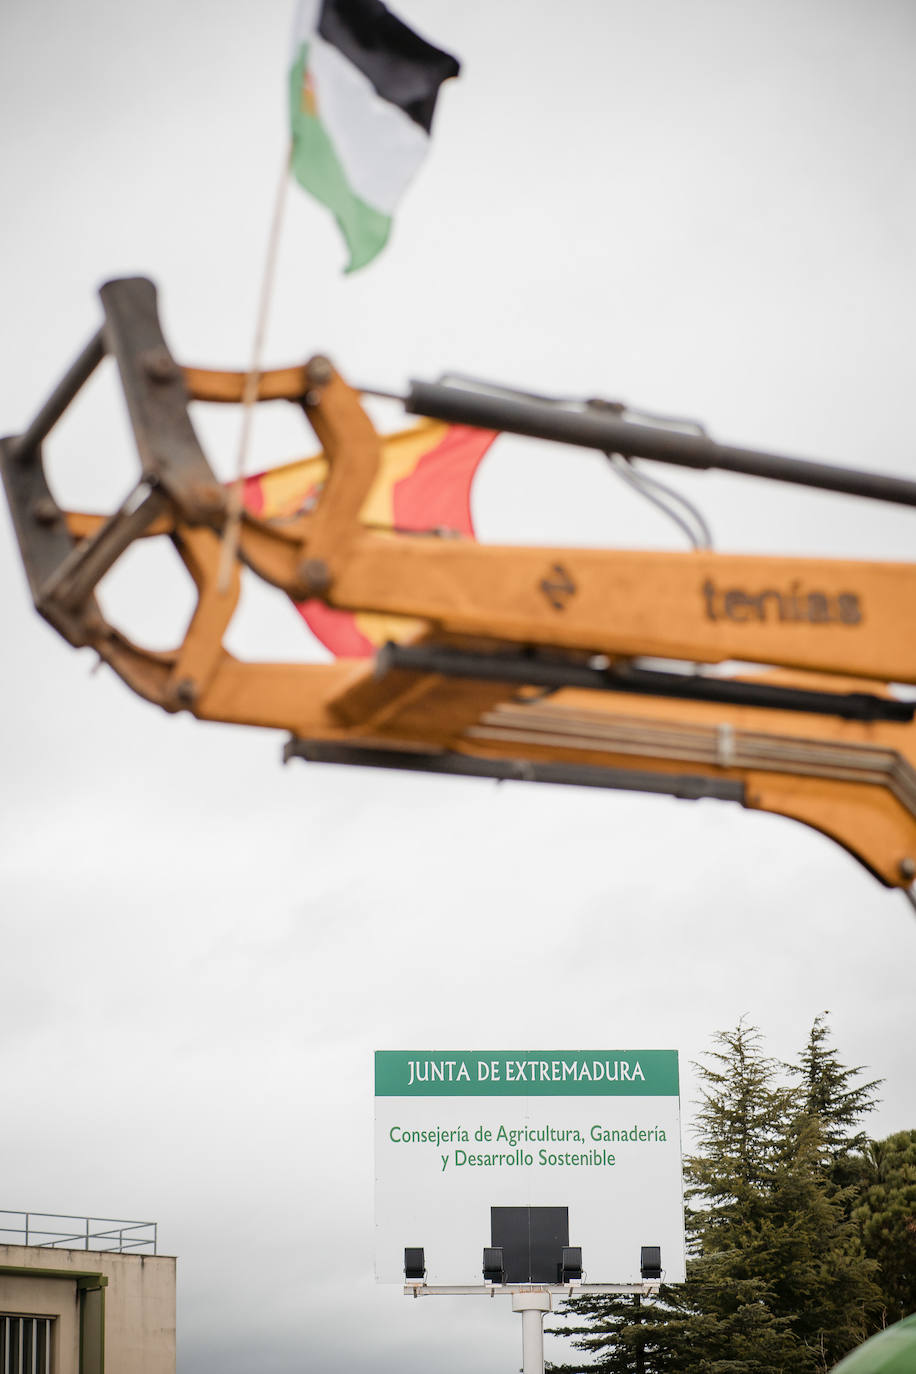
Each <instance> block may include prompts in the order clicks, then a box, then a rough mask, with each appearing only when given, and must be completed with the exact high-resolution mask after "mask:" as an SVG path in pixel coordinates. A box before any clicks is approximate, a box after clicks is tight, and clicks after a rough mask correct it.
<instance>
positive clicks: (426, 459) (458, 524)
mask: <svg viewBox="0 0 916 1374" xmlns="http://www.w3.org/2000/svg"><path fill="white" fill-rule="evenodd" d="M495 438H496V435H495V433H494V432H493V431H492V430H483V429H470V428H469V427H467V426H465V425H448V424H445V423H444V422H442V421H439V420H422V421H421V422H420V423H419V424H418V425H415V426H413V428H411V429H406V430H401V431H400V432H399V433H397V434H389V435H387V436H385V437H384V438H383V439H382V454H381V462H380V463H379V471H378V475H377V477H376V479H375V482H374V483H373V485H372V488H371V489H370V491H369V494H368V496H367V497H366V500H365V503H364V505H363V508H362V510H361V511H360V519H361V520H362V522H363V523H364V524H366V525H371V526H373V527H375V528H381V529H389V530H396V531H406V532H409V531H423V530H448V531H450V532H451V533H454V534H459V535H464V536H465V537H466V538H468V539H473V538H474V526H473V522H472V519H471V483H472V482H473V480H474V474H475V473H476V471H477V467H478V464H479V463H480V460H481V459H482V458H483V456H484V454H485V453H486V451H487V449H488V448H489V447H490V445H491V444H492V442H493V440H494V439H495ZM327 471H328V464H327V460H326V458H325V457H324V454H322V453H318V454H316V455H315V456H314V457H313V458H303V459H301V460H300V461H298V462H295V463H286V464H284V465H283V466H282V467H278V468H270V469H269V470H268V471H267V472H261V473H258V474H257V475H256V476H254V477H249V478H247V479H246V481H245V487H244V493H243V500H244V503H245V507H246V509H247V510H250V511H251V513H252V514H253V515H262V516H264V517H265V518H267V519H273V518H278V517H283V516H285V515H298V514H301V512H303V511H307V510H310V509H311V508H312V507H313V506H314V505H315V504H316V502H317V500H318V497H319V495H320V492H321V487H322V484H323V482H324V479H325V477H326V475H327ZM296 609H297V610H298V611H299V614H300V615H301V616H302V618H303V620H304V621H305V623H306V624H307V625H308V627H309V629H310V630H311V631H312V633H313V634H314V635H315V637H316V638H317V639H319V640H320V641H321V643H322V644H324V645H325V646H326V648H328V649H330V650H331V652H332V653H333V654H335V655H336V657H337V658H365V657H368V656H370V655H372V654H374V653H375V651H376V649H377V648H379V647H380V646H381V645H382V644H384V643H386V642H387V641H388V640H399V639H404V638H406V637H407V636H408V635H410V634H411V633H412V631H413V630H414V628H415V627H416V622H415V621H413V620H409V619H408V618H407V617H405V616H384V615H373V614H370V613H368V612H357V613H354V612H352V611H338V610H335V609H334V608H333V607H332V606H326V605H325V604H324V602H323V601H314V600H313V601H299V602H297V603H296Z"/></svg>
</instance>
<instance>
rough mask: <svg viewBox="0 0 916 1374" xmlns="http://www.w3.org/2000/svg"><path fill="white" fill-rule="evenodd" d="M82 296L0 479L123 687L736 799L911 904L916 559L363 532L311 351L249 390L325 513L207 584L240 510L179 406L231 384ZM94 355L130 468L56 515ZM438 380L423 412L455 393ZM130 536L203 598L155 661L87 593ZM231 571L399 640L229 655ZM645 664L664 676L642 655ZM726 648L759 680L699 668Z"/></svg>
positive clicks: (695, 457)
mask: <svg viewBox="0 0 916 1374" xmlns="http://www.w3.org/2000/svg"><path fill="white" fill-rule="evenodd" d="M102 301H103V306H104V309H105V323H104V325H103V327H102V329H101V330H100V331H99V333H98V334H97V335H96V336H95V337H94V339H93V340H92V341H90V344H89V346H88V347H87V349H86V350H84V353H83V354H82V355H80V358H79V359H77V362H76V363H75V364H74V366H73V368H71V370H70V372H69V373H68V374H67V376H66V377H65V378H64V379H63V381H62V382H61V384H60V385H59V387H58V388H57V389H56V391H55V392H54V393H53V395H52V396H51V398H50V399H49V401H48V403H47V404H46V406H45V407H44V408H43V410H42V411H41V412H40V413H39V415H38V416H37V417H36V419H35V421H34V422H33V424H32V425H31V426H30V427H29V429H28V430H26V431H25V433H24V434H22V435H19V436H14V437H10V438H7V439H4V440H2V441H0V466H2V470H3V476H4V482H5V485H6V491H7V497H8V501H9V505H10V509H11V513H12V516H13V521H14V524H15V527H16V531H17V535H18V538H19V543H20V548H21V551H22V556H23V561H24V564H25V568H26V573H27V576H28V578H29V582H30V587H31V591H32V595H33V598H34V601H35V604H36V606H37V608H38V610H39V612H40V613H41V614H42V615H43V616H44V617H45V618H46V619H47V620H48V621H49V622H50V623H51V624H52V625H54V626H55V628H56V629H57V630H58V631H59V632H60V633H61V634H62V635H63V636H64V638H66V639H67V640H68V641H69V642H70V643H71V644H73V645H75V646H88V647H91V648H92V649H94V650H95V651H96V652H97V653H98V654H99V656H100V657H101V659H103V660H104V661H105V662H106V663H108V664H109V665H110V666H111V667H112V668H113V669H114V671H115V672H117V673H118V674H119V676H120V677H121V678H122V679H123V680H124V681H125V682H126V683H127V685H128V686H130V687H131V688H132V689H133V690H134V691H136V692H137V693H138V694H139V695H141V696H143V697H145V698H146V699H147V700H149V701H151V702H153V703H155V704H157V705H159V706H161V707H163V708H164V709H165V710H167V711H180V710H185V711H189V712H191V713H192V714H193V715H195V716H197V717H198V718H200V719H202V720H219V721H226V722H234V723H239V724H248V725H259V726H266V727H270V728H277V729H283V730H286V731H288V732H289V734H290V741H289V743H288V745H287V747H286V757H287V758H289V757H302V758H305V759H307V760H311V761H321V762H340V763H350V764H359V765H368V766H382V767H388V768H399V769H411V770H414V771H424V772H434V773H451V774H459V775H465V776H467V775H471V776H482V777H497V778H515V779H521V780H530V781H549V782H562V783H570V784H578V785H585V786H599V787H610V788H629V789H635V790H640V791H648V792H658V793H662V794H667V795H674V796H677V797H682V798H685V799H692V800H698V799H702V798H714V799H719V800H730V801H735V802H738V803H739V804H741V805H744V806H746V807H749V808H751V809H759V810H766V811H771V812H774V813H777V814H781V815H785V816H788V817H792V818H794V819H796V820H799V821H802V822H803V823H805V824H807V825H810V826H812V827H814V828H815V829H818V830H821V831H822V832H823V833H825V834H827V835H829V836H830V837H831V838H833V839H834V840H836V841H837V842H838V843H839V844H841V845H842V846H843V847H844V848H846V849H847V850H848V851H849V852H850V853H852V854H853V855H854V856H855V857H856V858H858V859H859V860H860V861H861V862H862V863H864V864H865V865H866V866H867V867H868V868H869V869H870V871H871V872H872V873H874V874H875V876H876V877H878V879H879V880H880V881H881V882H882V883H884V884H886V885H888V886H892V887H901V888H903V889H905V890H908V889H909V888H910V886H911V884H912V882H913V879H914V876H916V723H914V719H913V706H912V704H911V703H909V702H906V701H901V700H899V699H898V697H897V696H895V695H894V694H893V693H892V691H891V689H890V686H889V684H890V683H909V684H913V683H916V635H914V634H913V633H912V631H913V628H914V623H913V622H914V617H916V567H913V566H911V565H908V564H890V563H887V564H882V563H870V562H852V561H841V560H836V561H834V560H827V559H810V560H806V559H793V558H772V559H770V558H762V557H741V556H729V555H720V554H715V553H712V552H705V551H704V552H694V553H686V554H677V553H672V554H668V553H640V552H634V553H628V552H622V551H617V550H582V549H563V548H560V549H537V548H499V547H489V546H482V545H479V544H476V543H475V542H473V541H472V540H467V539H455V538H445V537H436V535H435V533H434V532H427V533H423V534H404V533H398V532H396V531H387V530H381V531H380V530H379V529H377V528H374V527H370V526H368V525H367V523H365V522H364V520H363V519H362V518H361V512H362V511H363V508H364V506H365V504H366V502H367V500H368V499H369V497H370V494H371V490H372V486H373V482H374V481H375V479H376V476H377V473H378V468H379V453H380V440H379V437H378V435H377V434H376V432H375V430H374V428H373V426H372V424H371V422H370V420H369V418H368V416H367V415H366V413H365V411H364V410H363V408H362V406H361V404H360V400H359V396H358V395H357V393H356V392H355V391H353V390H352V389H351V388H350V387H349V386H347V385H346V383H345V382H344V381H343V380H342V379H341V378H340V377H339V376H338V375H337V373H336V372H335V371H334V369H333V368H332V367H331V365H330V364H329V363H328V362H327V361H326V360H325V359H323V358H316V359H313V360H312V362H311V363H308V364H304V365H302V366H300V367H293V368H287V369H282V370H278V371H275V372H268V373H264V374H262V375H261V377H260V379H259V386H258V399H259V400H262V401H267V400H281V399H282V400H287V401H291V402H293V403H295V404H297V405H299V406H301V407H302V409H303V410H304V412H305V414H306V416H307V418H308V420H309V422H310V424H311V425H312V428H313V429H314V431H315V434H316V435H317V437H318V440H319V442H320V444H321V446H322V449H323V451H324V455H325V458H326V459H327V462H328V477H327V480H326V482H325V484H324V488H323V490H322V492H321V495H320V498H319V500H318V501H317V503H316V505H315V506H314V509H312V510H310V511H308V512H306V513H302V514H299V515H295V516H292V517H289V518H285V519H265V518H262V517H259V516H256V515H253V514H252V513H250V512H247V511H242V512H241V514H240V526H239V537H238V556H237V558H236V560H235V561H234V563H233V565H232V567H231V569H230V571H229V575H228V577H227V576H221V575H220V564H221V558H222V557H223V553H224V550H223V537H224V532H225V530H226V527H227V524H228V523H229V522H230V520H231V519H232V518H233V514H234V513H233V506H232V500H233V498H232V494H231V493H230V492H227V491H226V490H225V489H224V488H223V486H222V485H221V484H220V483H219V481H218V480H217V478H216V477H215V475H214V473H213V471H212V469H211V468H210V465H209V463H208V461H207V459H206V457H205V455H204V453H203V451H202V449H201V448H200V445H199V443H198V441H197V437H196V435H195V433H194V430H193V428H192V425H191V421H190V418H189V415H188V403H189V401H191V400H207V401H218V402H234V401H238V400H240V399H241V395H242V390H243V387H244V375H243V374H241V373H219V372H212V371H206V370H203V369H199V368H183V367H181V366H179V365H178V364H177V363H176V362H175V361H174V359H173V358H172V356H171V353H170V352H169V350H168V348H167V346H166V344H165V341H164V338H163V336H162V332H161V329H160V326H159V321H158V315H157V309H156V295H155V289H154V288H153V286H152V284H151V283H149V282H147V281H145V280H143V279H133V280H128V281H117V282H111V283H108V285H106V286H105V287H103V289H102ZM106 353H111V354H113V355H114V357H115V358H116V360H117V363H118V367H119V371H120V376H121V382H122V385H123V387H124V391H125V396H126V398H127V403H128V410H129V413H130V416H131V421H132V424H133V428H134V433H135V437H136V441H137V447H138V451H139V455H140V462H141V477H140V481H139V483H138V486H137V488H136V489H135V491H134V492H133V493H132V494H131V495H130V497H129V498H128V499H127V500H126V501H125V502H124V504H123V505H122V506H121V507H120V508H119V509H118V510H117V511H115V512H114V513H113V514H111V515H109V516H99V515H89V514H83V513H79V512H69V511H65V510H63V509H61V508H60V507H59V506H58V504H57V503H56V501H55V499H54V496H53V494H52V492H51V490H50V488H49V486H48V484H47V481H46V478H45V474H44V470H43V466H42V453H41V443H42V440H43V438H44V437H45V435H46V434H47V433H48V432H49V430H50V429H51V427H52V426H53V424H54V423H55V422H56V420H57V418H59V416H60V414H62V413H63V411H64V409H65V408H66V406H67V405H69V403H70V401H71V400H72V399H73V397H74V396H75V395H76V393H77V392H78V391H79V389H80V387H81V386H82V385H83V383H84V382H85V380H86V379H87V378H88V376H90V375H91V373H92V371H93V370H94V368H95V367H96V366H97V364H98V363H99V362H100V361H101V359H102V357H104V356H105V354H106ZM415 390H416V388H415ZM433 390H434V391H436V394H435V395H433V397H432V400H431V402H430V406H429V408H430V410H431V411H432V412H433V413H437V407H438V408H439V409H441V408H442V407H443V406H445V407H446V408H447V407H448V406H451V405H454V406H455V407H456V409H457V410H458V411H461V409H462V407H463V406H464V405H465V404H466V403H465V401H464V400H463V399H462V398H460V397H459V398H458V399H457V400H453V399H448V398H446V400H444V401H443V399H442V397H441V395H439V393H440V392H441V391H443V390H449V389H448V388H438V390H436V389H433ZM421 396H422V391H421ZM476 404H477V398H474V397H473V396H472V397H471V401H470V405H471V408H472V409H473V407H474V406H475V405H476ZM510 411H511V406H510ZM444 418H451V417H450V416H446V417H444ZM455 418H457V419H459V420H460V419H461V415H456V416H455ZM465 418H467V417H466V416H465ZM479 418H480V419H481V423H482V422H483V417H479ZM488 418H489V419H490V420H493V419H495V418H496V416H495V415H489V416H488ZM510 418H511V417H510ZM521 423H522V422H521V421H520V420H519V421H518V424H519V425H520V424H521ZM525 423H533V421H530V419H529V418H526V419H525ZM551 423H553V421H551ZM602 423H604V424H605V426H606V425H607V424H609V423H612V422H611V421H607V420H604V419H603V420H602ZM613 424H616V425H617V426H618V427H619V426H620V425H624V426H625V430H624V433H623V434H622V435H620V436H618V435H617V432H616V431H613V433H612V435H611V437H612V438H613V439H614V440H615V442H616V440H617V439H618V437H619V443H618V444H617V451H622V452H625V453H626V452H629V453H631V454H632V453H634V452H638V451H639V447H640V445H644V446H645V445H648V446H651V444H652V443H653V442H654V440H653V439H651V437H650V438H649V439H644V438H640V436H639V434H637V435H636V436H635V437H634V436H633V434H632V433H630V432H628V431H627V430H626V426H627V422H625V421H619V420H618V421H613ZM493 427H499V426H496V425H494V426H493ZM644 429H645V427H643V426H629V430H630V431H640V432H641V431H643V430H644ZM519 432H529V431H521V430H520V431H519ZM607 433H608V431H606V429H605V430H601V432H600V433H599V434H597V435H596V436H595V437H596V446H597V444H598V443H599V442H601V441H603V440H604V438H605V437H606V434H607ZM649 433H650V436H651V431H649ZM548 437H553V436H548ZM678 441H683V443H684V444H685V445H686V448H685V452H687V455H688V458H689V460H690V465H692V466H708V465H710V464H708V463H706V462H701V461H700V458H702V457H703V456H704V453H703V452H701V451H700V450H697V448H696V444H697V442H698V441H697V440H696V439H695V438H694V437H693V436H685V435H672V434H671V433H670V432H666V433H665V435H664V442H665V444H668V445H672V444H673V445H674V446H675V448H677V443H678ZM571 442H583V440H581V439H574V440H572V441H571ZM609 442H610V441H609ZM704 452H705V451H704ZM742 452H743V451H740V450H725V449H722V450H717V453H718V456H719V457H721V456H722V455H725V456H726V457H727V456H728V455H729V454H739V455H740V454H741V453H742ZM648 456H657V455H652V454H650V455H648ZM706 456H707V457H708V455H706ZM762 457H768V456H767V455H762ZM671 461H677V460H676V459H671ZM741 461H742V462H747V459H746V458H742V459H741ZM779 462H781V463H783V464H790V463H791V460H788V459H781V460H779ZM716 465H720V464H718V463H717V464H716ZM817 466H818V465H813V464H807V465H802V467H803V468H808V469H810V468H815V467H817ZM790 470H791V471H794V469H790ZM823 471H825V472H840V473H841V474H842V472H843V470H835V469H823ZM867 476H868V475H866V474H859V475H856V474H847V475H846V476H845V477H844V476H842V475H841V476H840V478H839V479H837V480H839V481H842V482H850V481H858V479H859V478H861V479H862V481H863V482H864V481H865V480H866V479H867ZM783 480H801V479H800V478H797V477H785V476H784V477H783ZM873 480H874V481H875V482H877V483H878V484H879V486H880V484H882V483H883V484H890V485H889V486H882V487H881V489H880V491H870V490H863V491H862V492H861V494H862V495H878V496H879V499H885V500H901V501H903V502H904V503H905V504H916V484H908V483H904V482H900V481H896V480H895V479H890V478H886V479H884V478H878V479H873ZM911 488H912V490H911ZM138 538H161V539H168V540H169V541H170V542H171V544H172V545H173V547H174V549H175V552H176V554H177V556H178V557H179V558H180V559H181V561H182V562H183V564H184V565H185V567H186V568H187V569H188V571H189V573H190V575H191V577H192V578H193V580H194V583H195V585H196V588H197V604H196V608H195V611H194V613H193V615H192V618H191V621H190V624H189V626H188V629H187V632H186V634H185V637H184V639H183V641H182V643H181V644H180V645H178V646H176V648H175V649H173V650H171V651H169V652H165V653H163V652H152V651H150V650H147V649H145V648H143V647H142V646H140V645H138V644H135V643H133V642H132V641H131V639H130V638H128V637H127V635H125V634H124V633H122V631H121V630H120V629H118V628H116V627H114V626H113V625H111V624H110V623H109V622H108V621H107V620H106V619H105V617H104V616H103V614H102V612H101V610H100V608H99V604H98V602H97V600H96V597H95V589H96V587H97V585H98V583H99V581H100V580H101V578H102V577H103V576H104V575H105V573H106V572H107V571H108V570H109V569H110V568H111V567H112V566H113V564H114V563H115V562H116V561H117V559H118V558H119V557H120V556H121V554H122V553H123V552H124V550H125V549H126V548H128V547H129V546H130V544H131V543H132V542H133V541H134V540H135V539H138ZM242 563H244V564H245V565H247V566H248V567H249V568H251V569H252V570H254V571H255V572H256V573H257V574H258V575H259V576H261V577H262V578H264V579H266V580H267V581H268V582H269V583H272V584H273V585H274V586H276V587H277V588H279V589H280V590H281V591H282V592H283V593H285V594H286V595H288V596H290V597H292V598H293V599H294V600H296V601H301V600H302V599H304V598H315V599H318V600H321V601H324V602H325V603H326V604H327V605H328V606H331V607H335V608H338V609H343V610H351V611H356V612H370V613H378V614H384V615H386V616H389V617H394V618H395V619H394V625H395V632H394V633H393V635H392V642H390V643H389V644H387V645H386V646H385V647H384V648H383V649H381V650H380V651H379V653H378V654H377V655H376V656H375V658H374V659H371V660H364V659H361V660H345V659H341V660H338V661H337V662H336V663H331V664H321V665H314V664H304V665H303V664H282V663H277V664H262V663H258V664H254V663H246V662H243V661H241V660H239V659H237V658H236V657H234V656H233V655H231V654H230V653H229V652H228V651H227V650H226V649H225V648H224V647H223V636H224V634H225V632H226V629H227V627H228V625H229V623H230V621H231V619H232V616H233V614H234V611H235V608H236V605H237V601H238V595H239V585H240V576H239V573H240V564H242ZM398 627H400V628H398ZM645 656H652V657H653V658H663V659H667V660H671V663H670V665H669V666H668V667H666V668H665V669H663V670H660V669H659V668H657V667H655V668H650V667H646V666H645V665H643V664H641V663H640V662H639V660H640V659H641V658H643V657H645ZM730 660H742V661H745V662H753V663H759V664H761V665H762V671H761V672H759V673H755V674H743V675H739V674H734V673H728V672H723V671H719V672H716V673H710V672H709V671H707V668H708V665H715V664H722V663H725V662H727V661H730Z"/></svg>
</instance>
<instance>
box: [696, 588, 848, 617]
mask: <svg viewBox="0 0 916 1374" xmlns="http://www.w3.org/2000/svg"><path fill="white" fill-rule="evenodd" d="M702 593H703V602H704V604H705V607H706V618H707V620H736V621H738V622H739V623H744V624H752V623H757V624H759V623H760V622H763V623H764V624H771V625H772V624H792V623H793V622H795V623H801V624H805V625H850V626H852V625H861V623H862V620H863V614H862V605H861V602H860V601H859V598H858V596H857V595H856V593H855V592H824V591H807V590H806V589H805V588H804V587H803V586H802V584H801V583H800V582H791V583H790V584H789V586H788V588H786V589H785V590H782V591H777V590H776V589H775V588H771V587H767V588H765V590H764V591H761V592H751V591H746V590H745V589H744V588H743V587H717V586H716V584H715V582H713V581H712V579H711V578H707V579H706V581H705V582H704V583H703V586H702Z"/></svg>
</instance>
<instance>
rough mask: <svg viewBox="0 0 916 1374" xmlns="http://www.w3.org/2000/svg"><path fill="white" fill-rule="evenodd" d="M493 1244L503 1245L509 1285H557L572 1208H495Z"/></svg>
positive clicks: (491, 1216)
mask: <svg viewBox="0 0 916 1374" xmlns="http://www.w3.org/2000/svg"><path fill="white" fill-rule="evenodd" d="M490 1244H491V1245H501V1246H502V1251H503V1266H504V1268H505V1271H506V1283H556V1282H557V1276H558V1273H559V1267H560V1260H561V1258H562V1255H563V1247H564V1245H568V1244H569V1208H568V1207H491V1208H490Z"/></svg>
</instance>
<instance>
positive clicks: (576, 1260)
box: [560, 1245, 582, 1283]
mask: <svg viewBox="0 0 916 1374" xmlns="http://www.w3.org/2000/svg"><path fill="white" fill-rule="evenodd" d="M581 1277H582V1247H581V1245H564V1246H563V1258H562V1259H561V1260H560V1282H561V1283H575V1282H577V1281H578V1280H579V1279H581Z"/></svg>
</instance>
